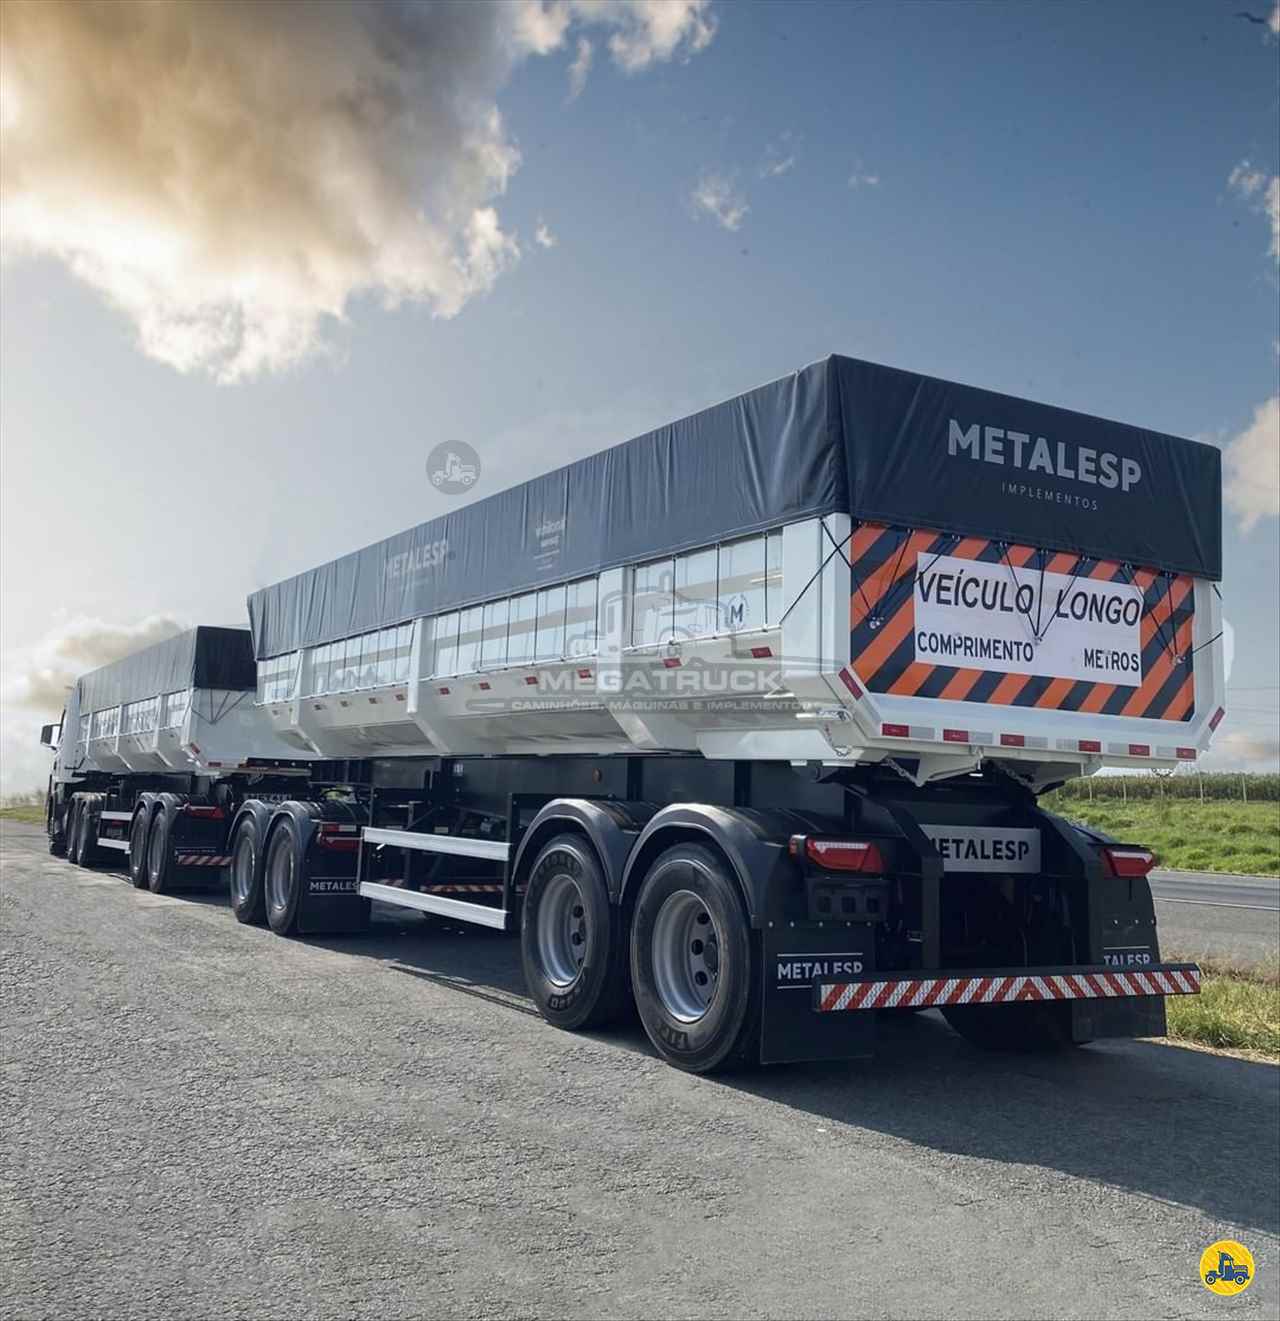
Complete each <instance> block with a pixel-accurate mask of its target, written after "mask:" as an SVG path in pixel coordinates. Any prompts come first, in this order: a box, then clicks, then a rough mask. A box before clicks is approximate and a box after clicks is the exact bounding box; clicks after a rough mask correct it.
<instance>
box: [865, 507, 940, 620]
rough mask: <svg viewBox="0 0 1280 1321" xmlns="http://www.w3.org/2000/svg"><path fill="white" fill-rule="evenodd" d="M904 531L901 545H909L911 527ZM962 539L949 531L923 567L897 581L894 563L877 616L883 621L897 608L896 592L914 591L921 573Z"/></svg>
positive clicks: (878, 602) (896, 567)
mask: <svg viewBox="0 0 1280 1321" xmlns="http://www.w3.org/2000/svg"><path fill="white" fill-rule="evenodd" d="M904 531H905V533H906V537H905V539H904V540H903V543H902V544H903V546H904V547H905V546H908V545H910V543H911V537H912V529H911V528H905V529H904ZM963 540H964V538H963V537H962V536H960V534H959V533H957V532H951V533H948V534H947V537H946V540H945V542H944V544H943V546H942V549H941V550H937V551H935V552H934V554H933V558H932V559H931V560H930V561H929V563H928V564H926V565H925V566H924V568H923V569H920V568H918V567H917V568H915V569H912V570H910V571H909V572H908V573H907V575H906V577H905V578H904V579H903V580H902V581H899V580H898V578H897V573H898V566H897V565H895V566H894V578H893V580H892V581H891V582H889V583H888V584H887V585H886V587H885V589H884V592H883V593H882V594H881V599H880V600H879V601H877V602H876V610H877V611H879V610H881V607H883V614H880V615H879V616H878V618H879V619H880V620H881V621H883V619H884V617H885V615H891V614H892V613H893V612H894V611H895V610H896V609H897V608H898V606H897V601H896V600H895V599H894V598H895V597H896V596H897V594H898V592H900V591H902V590H904V589H908V590H910V591H913V592H914V591H915V585H916V580H917V579H918V578H919V577H920V576H921V574H927V573H928V572H929V570H930V569H932V568H933V566H934V565H935V564H937V562H938V561H939V560H940V559H941V558H942V557H943V556H944V555H945V554H946V553H947V552H948V551H952V550H955V548H956V547H957V546H958V545H959V544H960V543H961V542H962V541H963ZM900 564H901V557H899V565H900ZM906 579H909V580H910V586H909V588H908V583H907V581H906ZM865 602H866V598H865V597H864V598H863V603H864V604H865ZM869 613H870V612H869Z"/></svg>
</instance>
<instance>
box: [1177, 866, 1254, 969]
mask: <svg viewBox="0 0 1280 1321" xmlns="http://www.w3.org/2000/svg"><path fill="white" fill-rule="evenodd" d="M1151 893H1152V895H1153V896H1154V897H1155V901H1156V920H1157V922H1158V924H1159V931H1160V949H1161V952H1162V953H1165V954H1174V953H1176V954H1183V955H1186V956H1188V957H1190V958H1218V959H1235V960H1242V961H1245V962H1257V961H1265V962H1270V963H1276V962H1280V877H1276V876H1231V875H1224V874H1221V873H1217V872H1196V871H1167V870H1159V871H1154V872H1152V873H1151Z"/></svg>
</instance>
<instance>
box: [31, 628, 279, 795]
mask: <svg viewBox="0 0 1280 1321" xmlns="http://www.w3.org/2000/svg"><path fill="white" fill-rule="evenodd" d="M253 668H254V667H253V653H252V649H251V647H250V644H249V640H248V633H247V631H246V630H244V629H226V628H196V629H191V630H189V631H188V632H187V633H183V634H179V635H177V636H176V637H173V638H169V639H166V640H165V641H163V642H160V643H157V644H155V645H154V646H152V647H148V648H146V649H144V650H142V651H139V652H136V653H134V654H133V655H131V656H126V657H124V658H122V659H121V660H119V661H115V662H113V663H112V664H110V665H106V666H103V667H102V668H101V669H98V670H95V671H93V672H92V673H90V674H87V675H84V676H83V677H82V678H81V679H80V680H79V681H78V682H77V683H76V685H75V687H74V688H73V689H72V690H71V692H70V694H69V696H68V701H67V709H66V711H65V713H64V716H63V724H62V728H61V731H60V735H59V738H58V744H57V757H56V760H55V762H54V779H55V780H56V781H58V782H70V781H74V780H76V779H79V778H82V777H83V776H85V775H86V774H89V773H91V772H106V773H113V774H126V773H130V772H134V773H148V774H165V773H167V772H182V773H187V774H200V775H205V774H208V775H214V776H217V775H221V774H226V773H228V772H231V771H236V770H242V769H246V768H248V767H249V766H250V764H251V763H253V762H261V761H264V760H270V761H277V760H289V759H296V758H298V756H299V753H298V750H297V748H296V747H293V746H291V745H290V744H288V743H287V742H285V741H284V740H282V739H281V738H280V737H279V736H278V735H277V733H276V731H275V730H274V729H273V727H272V724H271V721H270V719H269V718H268V717H267V716H266V715H265V714H264V713H263V711H262V710H261V709H260V708H258V707H257V706H256V705H255V703H254V691H253V687H252V682H253ZM201 680H205V682H200V681H201Z"/></svg>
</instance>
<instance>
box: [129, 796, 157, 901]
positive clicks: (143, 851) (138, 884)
mask: <svg viewBox="0 0 1280 1321" xmlns="http://www.w3.org/2000/svg"><path fill="white" fill-rule="evenodd" d="M151 816H152V813H151V808H150V806H149V805H148V806H146V807H140V808H138V810H137V811H136V812H134V814H133V820H132V821H131V822H130V823H129V879H130V881H132V882H133V888H134V889H135V890H145V889H146V888H147V880H148V876H147V844H148V842H149V835H150V831H151Z"/></svg>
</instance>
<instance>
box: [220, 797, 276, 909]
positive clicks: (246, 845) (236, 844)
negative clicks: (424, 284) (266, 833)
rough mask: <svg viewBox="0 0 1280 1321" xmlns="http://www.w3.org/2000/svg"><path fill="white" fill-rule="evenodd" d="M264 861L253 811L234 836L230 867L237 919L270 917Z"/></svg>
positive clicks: (230, 886) (241, 820) (237, 828)
mask: <svg viewBox="0 0 1280 1321" xmlns="http://www.w3.org/2000/svg"><path fill="white" fill-rule="evenodd" d="M265 862H266V859H265V857H264V856H263V849H262V832H261V829H260V827H259V823H258V819H257V817H256V816H254V815H252V814H250V815H246V816H243V817H241V819H240V824H239V825H237V826H236V833H235V834H234V835H233V836H232V839H231V866H230V867H228V868H227V880H228V886H229V889H230V891H231V911H232V912H233V913H234V914H235V915H236V921H237V922H244V923H246V924H248V925H252V926H261V925H262V924H263V923H264V922H265V921H266V920H267V901H266V896H265V894H264V886H263V873H264V871H265Z"/></svg>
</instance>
